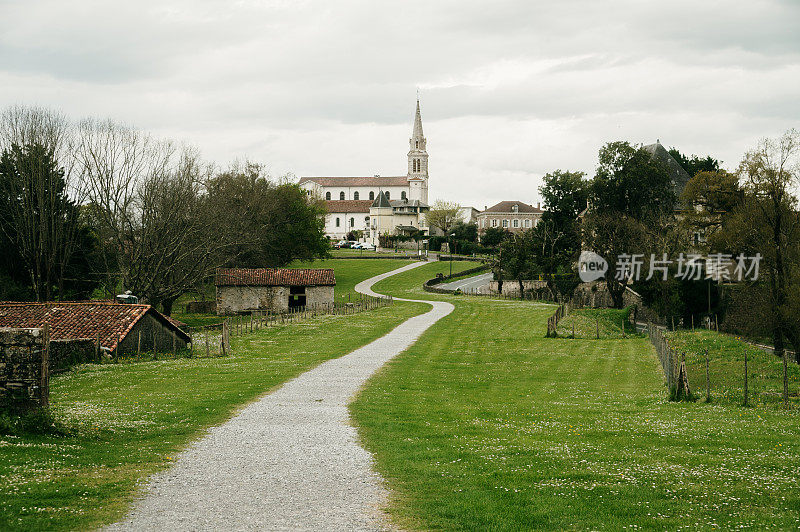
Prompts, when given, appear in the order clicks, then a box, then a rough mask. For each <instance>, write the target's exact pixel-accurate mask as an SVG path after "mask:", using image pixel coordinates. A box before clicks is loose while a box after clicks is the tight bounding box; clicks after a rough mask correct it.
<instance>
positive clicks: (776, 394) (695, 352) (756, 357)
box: [667, 329, 800, 408]
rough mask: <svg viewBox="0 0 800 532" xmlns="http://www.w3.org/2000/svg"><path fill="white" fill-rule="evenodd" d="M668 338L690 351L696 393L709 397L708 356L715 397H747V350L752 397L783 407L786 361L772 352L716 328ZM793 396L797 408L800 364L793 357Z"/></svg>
mask: <svg viewBox="0 0 800 532" xmlns="http://www.w3.org/2000/svg"><path fill="white" fill-rule="evenodd" d="M667 338H668V339H669V341H670V342H671V343H672V346H673V348H674V349H676V350H677V351H679V352H681V353H684V354H685V355H686V369H687V373H688V375H689V387H690V389H691V390H692V393H693V394H694V395H695V396H696V397H698V398H701V399H703V400H705V397H706V357H705V351H706V350H708V375H709V379H708V380H709V383H710V385H711V386H710V388H711V400H712V401H717V402H724V403H734V404H735V403H742V402H743V401H744V358H745V354H747V376H748V385H747V387H748V391H749V393H748V395H749V401H751V402H752V403H753V404H755V405H756V406H764V407H773V408H782V407H783V362H782V361H781V359H780V358H778V357H776V356H775V355H773V354H772V353H767V352H765V351H763V350H761V349H758V348H757V347H754V346H751V345H748V344H746V343H745V342H742V341H741V340H739V339H738V338H736V337H733V336H730V335H727V334H720V333H717V332H714V331H707V330H704V329H697V330H696V331H675V332H669V333H667ZM787 366H788V377H789V378H788V383H789V393H790V397H789V400H790V402H791V403H792V405H793V407H794V408H797V407H798V405H800V400H798V386H800V366H798V365H797V364H795V363H794V362H793V360H792V359H791V357H790V359H789V363H788V365H787Z"/></svg>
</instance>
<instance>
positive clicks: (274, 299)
mask: <svg viewBox="0 0 800 532" xmlns="http://www.w3.org/2000/svg"><path fill="white" fill-rule="evenodd" d="M215 284H216V289H217V314H218V315H220V316H228V315H234V314H243V313H249V312H254V311H261V312H276V313H281V312H287V311H288V310H290V309H293V308H303V307H321V306H324V305H330V304H332V303H333V288H334V286H336V277H335V276H334V274H333V270H331V269H271V268H222V269H219V270H217V275H216V280H215Z"/></svg>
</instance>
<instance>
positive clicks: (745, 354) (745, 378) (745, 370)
mask: <svg viewBox="0 0 800 532" xmlns="http://www.w3.org/2000/svg"><path fill="white" fill-rule="evenodd" d="M747 401H748V390H747V349H745V350H744V406H747Z"/></svg>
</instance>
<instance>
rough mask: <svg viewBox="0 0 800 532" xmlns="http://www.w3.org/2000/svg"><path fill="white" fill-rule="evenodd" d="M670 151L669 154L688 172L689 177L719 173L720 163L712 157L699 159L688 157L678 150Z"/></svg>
mask: <svg viewBox="0 0 800 532" xmlns="http://www.w3.org/2000/svg"><path fill="white" fill-rule="evenodd" d="M668 151H669V154H670V155H672V158H673V159H675V160H676V161H678V164H680V165H681V166H682V167H683V169H684V170H686V173H687V174H689V177H694V176H696V175H697V173H698V172H717V171H719V170H720V167H719V161H718V160H716V159H714V158H713V157H712V156H710V155H706V156H705V157H698V156H697V155H692V156H691V157H687V156H686V155H684V154H682V153H681V152H680V151H678V149H677V148H670V149H669V150H668Z"/></svg>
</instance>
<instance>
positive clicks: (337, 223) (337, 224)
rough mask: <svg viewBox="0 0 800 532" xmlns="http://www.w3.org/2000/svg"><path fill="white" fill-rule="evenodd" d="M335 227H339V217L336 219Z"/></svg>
mask: <svg viewBox="0 0 800 532" xmlns="http://www.w3.org/2000/svg"><path fill="white" fill-rule="evenodd" d="M336 227H339V217H338V216H337V217H336Z"/></svg>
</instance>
